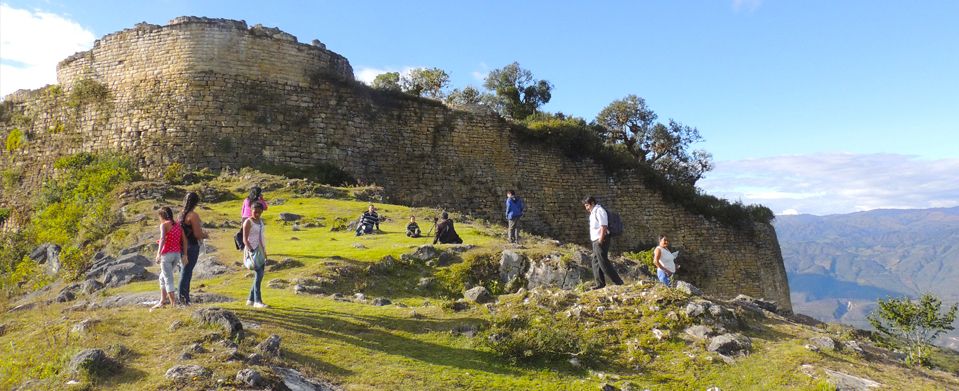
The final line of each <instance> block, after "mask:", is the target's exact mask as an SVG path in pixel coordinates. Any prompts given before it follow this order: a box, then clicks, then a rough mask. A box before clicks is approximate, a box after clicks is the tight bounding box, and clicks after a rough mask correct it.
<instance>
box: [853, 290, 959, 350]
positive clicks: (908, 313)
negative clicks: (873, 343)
mask: <svg viewBox="0 0 959 391" xmlns="http://www.w3.org/2000/svg"><path fill="white" fill-rule="evenodd" d="M957 309H959V306H957V305H956V304H953V305H952V306H951V307H949V308H948V309H946V312H945V313H941V311H942V300H940V299H939V298H938V297H935V296H933V295H931V294H928V293H926V294H923V295H922V297H920V298H919V300H917V301H912V300H910V299H909V298H908V297H902V298H890V299H888V300H882V299H879V301H878V302H877V307H876V309H875V311H873V312H872V313H871V314H869V316H868V317H867V319H868V320H869V324H871V325H872V327H875V328H876V331H878V332H879V334H880V335H882V336H885V337H887V339H888V338H893V339H899V340H901V341H902V342H904V343H905V345H906V353H907V354H908V356H907V357H906V363H908V364H912V365H917V366H922V365H926V364H928V360H929V352H930V351H931V346H930V344H931V343H932V341H933V340H935V339H936V337H938V336H939V335H940V334H942V333H944V332H946V331H950V330H953V329H955V327H953V326H952V323H953V322H954V321H955V320H956V311H957ZM889 342H892V341H889Z"/></svg>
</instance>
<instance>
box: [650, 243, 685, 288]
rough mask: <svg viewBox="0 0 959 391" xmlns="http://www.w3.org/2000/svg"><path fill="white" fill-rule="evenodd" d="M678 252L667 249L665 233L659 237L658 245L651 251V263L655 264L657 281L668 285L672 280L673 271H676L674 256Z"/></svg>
mask: <svg viewBox="0 0 959 391" xmlns="http://www.w3.org/2000/svg"><path fill="white" fill-rule="evenodd" d="M677 255H679V252H678V251H677V252H675V253H673V252H670V251H669V239H668V238H666V235H663V236H660V237H659V246H656V250H654V251H653V264H655V265H656V277H659V281H660V282H662V283H663V284H665V285H666V286H669V284H670V283H671V282H672V281H671V279H672V277H673V273H676V262H675V260H676V256H677Z"/></svg>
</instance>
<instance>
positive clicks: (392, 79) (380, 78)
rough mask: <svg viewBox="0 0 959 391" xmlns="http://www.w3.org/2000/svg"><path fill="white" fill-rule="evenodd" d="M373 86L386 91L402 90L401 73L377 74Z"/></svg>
mask: <svg viewBox="0 0 959 391" xmlns="http://www.w3.org/2000/svg"><path fill="white" fill-rule="evenodd" d="M373 88H376V89H378V90H386V91H400V73H399V72H386V73H381V74H379V75H376V78H375V79H373Z"/></svg>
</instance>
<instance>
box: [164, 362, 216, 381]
mask: <svg viewBox="0 0 959 391" xmlns="http://www.w3.org/2000/svg"><path fill="white" fill-rule="evenodd" d="M165 376H166V378H167V379H170V380H173V381H190V380H193V379H194V378H199V379H209V378H211V377H213V371H210V370H209V369H206V368H204V367H201V366H199V365H176V366H174V367H173V368H170V369H168V370H167V371H166V375H165Z"/></svg>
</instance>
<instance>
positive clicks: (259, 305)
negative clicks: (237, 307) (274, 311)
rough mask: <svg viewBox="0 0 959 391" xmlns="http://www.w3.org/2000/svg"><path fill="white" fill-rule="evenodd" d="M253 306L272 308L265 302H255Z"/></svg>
mask: <svg viewBox="0 0 959 391" xmlns="http://www.w3.org/2000/svg"><path fill="white" fill-rule="evenodd" d="M253 308H270V306H268V305H266V304H263V303H253Z"/></svg>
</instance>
